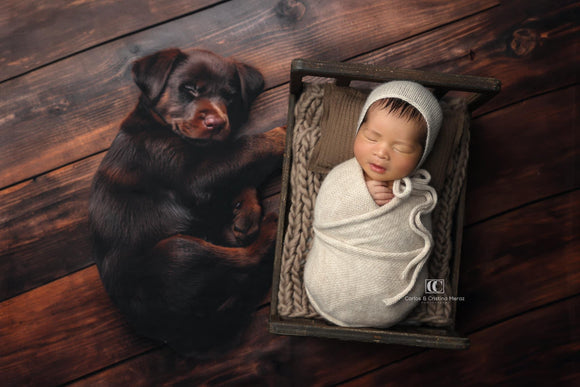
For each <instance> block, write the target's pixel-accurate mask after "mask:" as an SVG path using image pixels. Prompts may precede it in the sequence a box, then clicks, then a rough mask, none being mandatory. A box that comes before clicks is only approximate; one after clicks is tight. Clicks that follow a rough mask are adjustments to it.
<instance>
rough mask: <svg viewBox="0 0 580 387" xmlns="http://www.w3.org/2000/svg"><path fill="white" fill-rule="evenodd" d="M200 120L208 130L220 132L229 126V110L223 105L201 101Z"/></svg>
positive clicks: (199, 108)
mask: <svg viewBox="0 0 580 387" xmlns="http://www.w3.org/2000/svg"><path fill="white" fill-rule="evenodd" d="M197 117H198V119H199V120H201V122H202V123H203V126H204V128H205V129H207V130H211V131H219V130H221V129H223V128H224V127H225V126H227V124H228V115H227V108H226V106H225V105H224V104H223V103H219V102H214V101H210V100H205V101H200V102H199V105H198V116H197Z"/></svg>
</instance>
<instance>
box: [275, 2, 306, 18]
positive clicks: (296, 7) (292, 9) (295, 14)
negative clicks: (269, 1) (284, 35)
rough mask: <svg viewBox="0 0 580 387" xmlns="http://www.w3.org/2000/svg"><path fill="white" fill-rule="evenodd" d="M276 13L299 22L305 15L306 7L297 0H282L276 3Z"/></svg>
mask: <svg viewBox="0 0 580 387" xmlns="http://www.w3.org/2000/svg"><path fill="white" fill-rule="evenodd" d="M275 12H276V15H278V16H279V17H280V18H283V19H286V20H288V21H292V22H297V21H299V20H301V19H302V17H304V13H305V12H306V7H305V6H304V4H303V3H301V2H299V1H296V0H280V1H279V2H278V4H276V8H275Z"/></svg>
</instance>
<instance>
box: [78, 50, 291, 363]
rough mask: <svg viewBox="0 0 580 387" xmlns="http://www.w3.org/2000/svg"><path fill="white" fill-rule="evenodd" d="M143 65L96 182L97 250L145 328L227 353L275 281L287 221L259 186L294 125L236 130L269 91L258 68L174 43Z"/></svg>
mask: <svg viewBox="0 0 580 387" xmlns="http://www.w3.org/2000/svg"><path fill="white" fill-rule="evenodd" d="M132 70H133V76H134V79H135V82H136V83H137V85H138V86H139V88H140V89H141V91H142V93H141V96H140V98H139V102H138V104H137V106H136V107H135V109H134V110H133V112H132V113H131V114H130V115H129V116H128V117H127V118H126V119H125V120H124V121H123V123H122V125H121V129H120V131H119V133H118V135H117V137H116V138H115V140H114V141H113V143H112V145H111V148H110V149H109V151H108V152H107V154H106V155H105V157H104V159H103V161H102V163H101V165H100V166H99V168H98V170H97V172H96V174H95V177H94V180H93V185H92V188H91V197H90V204H89V221H90V226H91V233H92V239H93V255H94V259H95V261H96V263H97V267H98V269H99V273H100V275H101V279H102V281H103V284H104V286H105V289H106V290H107V292H108V293H109V295H110V296H111V298H112V300H113V302H114V303H115V304H116V305H117V306H118V308H119V309H120V310H121V312H122V313H123V314H124V315H125V316H126V317H127V319H128V321H129V322H130V323H131V325H133V326H134V327H135V329H136V330H137V331H138V332H140V333H141V334H143V335H145V336H148V337H151V338H153V339H156V340H159V341H162V342H166V343H168V344H169V345H170V346H172V347H173V348H174V349H176V350H177V351H178V352H180V353H182V354H185V355H201V354H204V353H205V354H207V353H209V352H211V351H215V350H221V349H224V348H227V347H228V346H230V345H231V344H232V342H233V341H234V340H235V339H236V338H237V337H238V336H239V335H240V333H241V331H242V330H243V327H244V326H245V325H246V324H247V322H248V321H249V319H250V317H251V314H252V310H253V309H254V308H255V307H256V304H257V303H258V302H259V301H260V300H261V297H263V296H264V295H265V292H266V291H267V289H268V286H269V281H268V279H269V276H270V273H271V272H270V268H271V266H270V264H271V259H270V258H271V252H272V247H273V241H274V239H275V232H276V220H277V219H276V216H275V215H273V214H270V215H266V216H265V217H262V208H261V206H260V203H259V200H258V192H257V189H256V187H257V186H259V184H260V183H261V182H263V181H264V180H265V179H266V178H267V177H268V176H269V175H270V174H271V173H272V172H273V171H274V170H275V169H276V168H278V167H279V166H280V162H281V156H282V154H283V149H284V139H285V129H284V128H276V129H272V130H270V131H268V132H266V133H262V134H258V135H252V136H242V137H239V138H237V139H234V137H235V135H234V134H235V133H236V131H237V130H238V129H239V128H240V126H241V125H242V124H243V123H244V122H245V121H246V120H247V118H248V112H249V108H250V104H251V103H252V102H253V100H254V99H255V98H256V97H257V95H258V94H259V93H260V92H261V91H262V89H263V84H264V82H263V78H262V75H261V74H260V73H259V72H258V71H257V70H256V69H254V68H252V67H250V66H247V65H244V64H241V63H238V62H236V61H234V60H231V59H225V58H222V57H220V56H218V55H216V54H213V53H211V52H208V51H203V50H195V51H193V52H192V53H190V55H186V54H184V53H183V52H181V51H179V50H177V49H170V50H165V51H161V52H158V53H156V54H153V55H151V56H148V57H145V58H143V59H140V60H138V61H137V62H136V63H135V64H134V65H133V69H132Z"/></svg>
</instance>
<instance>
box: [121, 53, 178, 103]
mask: <svg viewBox="0 0 580 387" xmlns="http://www.w3.org/2000/svg"><path fill="white" fill-rule="evenodd" d="M186 58H187V55H185V54H184V53H183V52H181V51H180V50H178V49H176V48H170V49H167V50H163V51H159V52H156V53H155V54H151V55H149V56H146V57H144V58H141V59H139V60H137V61H136V62H135V63H134V64H133V69H132V70H133V79H134V80H135V83H136V84H137V86H139V88H140V89H141V91H142V92H143V94H145V95H146V96H147V97H149V99H150V100H151V101H152V102H153V103H155V102H156V100H157V98H158V97H159V96H160V94H161V92H162V91H163V89H164V88H165V84H166V83H167V79H168V78H169V75H170V74H171V73H172V71H173V69H174V68H175V65H176V64H177V63H179V62H180V61H182V60H185V59H186Z"/></svg>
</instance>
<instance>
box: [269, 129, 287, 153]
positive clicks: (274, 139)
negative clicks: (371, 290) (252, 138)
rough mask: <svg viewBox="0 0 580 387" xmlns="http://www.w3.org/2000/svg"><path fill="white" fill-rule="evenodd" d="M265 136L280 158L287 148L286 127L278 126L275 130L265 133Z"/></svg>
mask: <svg viewBox="0 0 580 387" xmlns="http://www.w3.org/2000/svg"><path fill="white" fill-rule="evenodd" d="M265 135H266V137H267V138H268V139H269V140H270V141H271V143H272V145H273V148H274V153H275V154H278V155H280V156H281V155H283V154H284V148H285V146H286V126H285V125H284V126H278V127H276V128H274V129H270V130H269V131H267V132H266V133H265Z"/></svg>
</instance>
